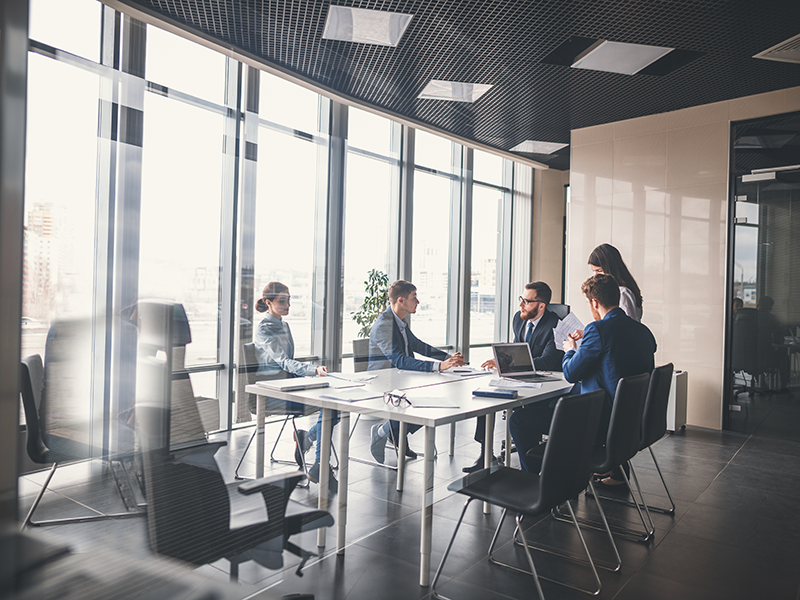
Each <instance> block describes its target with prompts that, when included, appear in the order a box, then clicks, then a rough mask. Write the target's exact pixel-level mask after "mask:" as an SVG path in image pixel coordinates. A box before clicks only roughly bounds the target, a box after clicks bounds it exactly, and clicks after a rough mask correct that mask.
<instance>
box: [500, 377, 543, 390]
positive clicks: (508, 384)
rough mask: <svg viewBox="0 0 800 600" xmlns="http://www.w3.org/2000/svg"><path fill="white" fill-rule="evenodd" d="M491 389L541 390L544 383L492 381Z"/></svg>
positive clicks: (508, 380) (507, 380) (510, 380)
mask: <svg viewBox="0 0 800 600" xmlns="http://www.w3.org/2000/svg"><path fill="white" fill-rule="evenodd" d="M489 385H490V386H491V387H498V388H533V389H537V390H538V389H539V388H540V387H542V385H543V384H542V383H541V382H538V381H514V380H512V379H492V380H491V381H490V382H489Z"/></svg>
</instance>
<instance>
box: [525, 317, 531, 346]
mask: <svg viewBox="0 0 800 600" xmlns="http://www.w3.org/2000/svg"><path fill="white" fill-rule="evenodd" d="M532 337H533V322H531V321H528V333H526V334H525V343H526V344H530V343H531V338H532Z"/></svg>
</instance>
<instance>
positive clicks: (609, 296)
mask: <svg viewBox="0 0 800 600" xmlns="http://www.w3.org/2000/svg"><path fill="white" fill-rule="evenodd" d="M581 291H582V292H583V294H584V295H585V296H586V300H587V301H588V302H589V308H590V310H591V312H592V317H594V321H593V322H591V323H589V324H588V325H587V326H586V329H584V331H583V332H582V333H581V332H575V333H574V334H571V335H570V339H568V340H567V341H565V342H564V344H563V347H564V351H565V354H564V359H563V361H562V363H561V370H562V371H563V372H564V377H565V378H566V380H567V381H569V382H570V383H579V384H580V392H581V393H583V392H592V391H594V390H599V389H602V390H604V391H605V396H606V398H605V405H604V407H603V414H602V417H601V422H600V431H599V432H598V434H597V438H596V439H597V441H598V442H599V443H602V442H604V441H605V437H606V433H607V432H608V421H609V419H610V417H611V407H612V406H613V403H614V395H615V394H616V390H617V383H618V382H619V380H620V379H621V378H623V377H629V376H631V375H639V374H641V373H650V372H651V371H652V370H653V368H654V366H655V359H654V355H655V351H656V340H655V338H654V337H653V334H652V333H651V332H650V330H649V329H648V328H647V327H646V326H644V325H642V324H641V323H637V322H636V321H634V320H633V319H631V318H630V317H628V316H627V315H626V314H625V313H624V312H623V311H622V309H621V308H619V283H617V281H616V279H614V278H613V277H612V276H611V275H603V274H600V275H595V276H594V277H590V278H589V279H587V280H586V281H584V282H583V285H582V286H581ZM581 338H582V342H581V344H580V347H578V345H577V341H578V340H579V339H581ZM577 387H578V386H576V388H577ZM577 391H578V390H577V389H576V390H573V393H575V392H577ZM554 407H555V404H554V403H551V405H550V406H537V405H531V406H529V407H526V408H523V409H521V410H516V411H514V414H512V415H511V421H510V423H509V428H510V429H511V436H512V437H513V438H514V444H515V445H516V447H517V452H518V453H519V458H520V463H521V464H522V468H523V470H526V471H535V470H537V467H538V465H536V464H532V463H529V462H526V459H527V456H526V453H527V452H528V450H529V449H531V448H533V447H535V446H536V445H538V444H539V442H540V441H541V436H542V434H546V433H547V432H548V431H549V429H550V422H551V420H552V418H553V411H554ZM606 483H611V484H614V483H617V482H616V481H611V482H606Z"/></svg>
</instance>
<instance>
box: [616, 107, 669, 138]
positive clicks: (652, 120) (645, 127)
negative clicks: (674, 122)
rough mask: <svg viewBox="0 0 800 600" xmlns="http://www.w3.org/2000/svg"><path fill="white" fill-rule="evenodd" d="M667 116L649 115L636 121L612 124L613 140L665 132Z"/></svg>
mask: <svg viewBox="0 0 800 600" xmlns="http://www.w3.org/2000/svg"><path fill="white" fill-rule="evenodd" d="M667 115H668V113H661V114H659V115H649V116H647V117H639V118H638V119H628V120H627V121H618V122H616V123H613V125H614V139H615V140H616V139H620V138H625V137H635V136H640V135H646V134H648V133H657V132H662V131H666V130H667V123H668V121H669V117H668V116H667Z"/></svg>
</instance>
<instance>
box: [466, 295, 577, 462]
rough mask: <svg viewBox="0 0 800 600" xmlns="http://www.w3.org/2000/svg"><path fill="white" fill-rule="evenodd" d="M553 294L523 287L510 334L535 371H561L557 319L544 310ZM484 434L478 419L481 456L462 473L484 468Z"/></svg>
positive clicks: (482, 420) (483, 423) (487, 366)
mask: <svg viewBox="0 0 800 600" xmlns="http://www.w3.org/2000/svg"><path fill="white" fill-rule="evenodd" d="M552 296H553V292H552V291H551V290H550V286H549V285H547V284H546V283H545V282H544V281H532V282H531V283H528V284H525V291H524V292H523V293H522V296H520V297H519V311H517V314H515V315H514V322H513V330H514V341H515V342H526V343H527V344H528V345H529V346H530V348H531V356H532V357H533V366H534V368H535V369H536V370H537V371H560V370H561V359H562V358H564V352H563V351H562V350H559V349H558V348H556V345H555V341H554V339H553V329H554V328H555V327H556V325H558V321H559V319H558V316H557V315H556V314H555V313H552V312H550V311H549V310H547V305H548V304H550V298H551V297H552ZM481 366H482V367H483V368H484V369H494V368H495V367H496V365H495V364H494V359H493V358H492V359H489V360H487V361H486V362H485V363H483V365H481ZM485 434H486V417H478V419H477V423H476V425H475V441H476V442H478V443H479V444H480V445H481V453H480V455H478V460H476V461H475V464H473V465H472V466H469V467H464V468H463V469H462V471H464V472H465V473H472V472H473V471H478V470H479V469H482V468H483V442H484V436H485Z"/></svg>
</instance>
